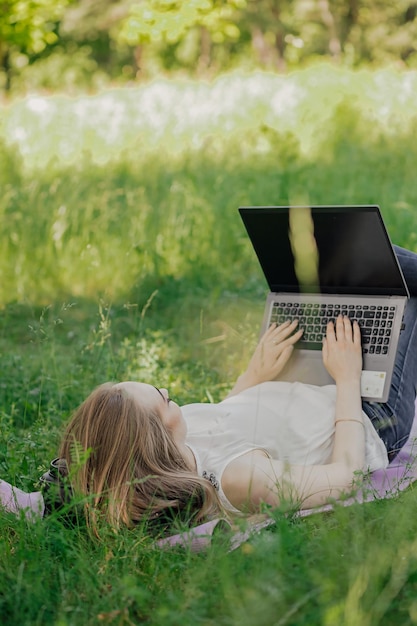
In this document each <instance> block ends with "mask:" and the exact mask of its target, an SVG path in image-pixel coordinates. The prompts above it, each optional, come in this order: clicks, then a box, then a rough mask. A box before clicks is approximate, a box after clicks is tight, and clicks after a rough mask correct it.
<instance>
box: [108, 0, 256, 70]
mask: <svg viewBox="0 0 417 626" xmlns="http://www.w3.org/2000/svg"><path fill="white" fill-rule="evenodd" d="M246 2H247V0H189V1H188V2H182V1H181V0H141V1H139V2H138V1H136V2H132V4H131V6H130V9H129V15H128V16H127V18H126V19H125V20H123V24H122V27H121V30H120V33H119V41H123V42H126V43H127V44H129V45H134V46H137V48H138V50H142V48H143V47H144V46H155V45H156V46H158V45H160V44H165V45H166V46H175V45H177V44H179V43H180V42H182V41H183V40H185V39H186V37H187V35H188V34H189V32H190V31H197V32H198V35H199V41H200V46H199V48H200V49H199V55H198V57H199V58H198V69H200V70H203V69H205V68H207V67H208V66H209V65H210V63H211V49H212V44H213V43H214V44H223V43H225V42H226V41H227V40H230V41H236V40H237V39H238V38H239V36H240V30H239V26H238V23H239V19H238V18H239V9H241V8H243V7H245V6H246Z"/></svg>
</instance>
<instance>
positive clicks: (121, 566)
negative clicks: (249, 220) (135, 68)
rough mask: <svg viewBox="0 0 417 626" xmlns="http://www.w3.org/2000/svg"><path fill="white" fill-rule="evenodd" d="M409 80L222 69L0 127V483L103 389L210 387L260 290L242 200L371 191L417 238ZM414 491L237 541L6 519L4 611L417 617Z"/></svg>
mask: <svg viewBox="0 0 417 626" xmlns="http://www.w3.org/2000/svg"><path fill="white" fill-rule="evenodd" d="M416 98H417V79H416V75H415V74H414V73H404V74H401V73H394V72H391V71H390V72H388V71H379V72H375V73H371V72H360V73H352V72H347V71H346V72H344V71H339V72H336V71H335V70H334V69H332V68H330V67H327V66H322V67H314V68H310V69H309V70H305V71H303V72H299V73H294V74H292V75H289V76H286V77H283V76H274V75H269V74H254V75H248V76H243V75H238V74H234V75H230V76H226V77H223V78H221V79H219V80H218V81H216V82H215V83H213V84H202V83H191V82H187V83H182V84H181V83H169V82H156V83H154V84H150V85H147V86H143V87H141V88H137V89H129V90H117V91H109V92H105V93H102V94H98V95H97V96H96V97H94V98H91V97H87V96H86V97H85V98H80V99H78V100H71V99H68V98H64V97H58V96H56V97H50V98H45V97H42V98H35V97H32V98H29V99H26V100H24V101H23V100H22V101H16V102H13V103H10V104H9V105H8V106H7V107H5V108H3V109H2V116H1V119H2V125H1V127H0V140H1V141H0V188H1V194H0V303H1V311H0V372H1V377H0V433H1V437H0V476H1V477H2V478H3V479H5V480H8V481H9V482H12V483H13V484H16V485H17V486H19V487H20V488H23V489H26V490H33V489H35V488H36V481H37V478H38V476H39V475H40V474H42V473H43V472H44V471H45V470H46V468H47V466H48V464H49V461H50V459H52V458H53V457H54V456H55V455H56V449H57V444H58V441H59V435H60V432H61V430H62V426H63V423H65V421H66V420H67V419H68V416H69V415H70V414H71V412H72V410H73V409H74V407H75V406H76V405H77V404H78V403H79V402H80V401H81V400H82V399H83V398H84V397H85V396H86V395H87V394H88V393H89V391H90V390H91V389H92V388H93V387H94V386H95V385H97V384H99V383H101V382H103V381H105V380H108V379H117V380H120V379H126V378H134V379H140V380H144V381H148V382H157V383H158V384H160V385H162V386H167V387H168V388H169V389H170V393H171V395H172V396H173V397H175V398H176V399H177V400H178V401H179V402H180V403H187V402H193V401H212V400H214V401H216V400H219V399H220V398H221V397H222V396H223V395H224V394H225V392H226V390H227V389H228V387H229V385H230V384H231V383H232V381H233V380H234V378H235V377H236V376H237V375H238V373H239V372H240V371H241V370H242V369H243V367H244V365H245V363H246V362H247V359H248V357H249V354H250V352H251V350H252V348H253V346H254V344H255V342H256V338H257V333H258V329H259V323H260V319H261V316H262V310H263V297H264V294H265V292H266V284H265V281H264V279H263V277H262V275H261V272H260V270H259V267H258V265H257V262H256V259H255V257H254V253H253V251H252V249H251V247H250V244H249V242H248V240H247V237H246V235H245V233H244V229H243V226H242V224H241V223H240V218H239V216H238V214H237V207H238V206H239V205H241V204H280V203H285V204H286V203H287V202H293V201H299V200H301V201H303V202H310V203H315V204H320V203H322V204H327V203H334V204H337V203H339V204H345V203H358V204H364V203H378V204H379V205H380V206H381V209H382V212H383V215H384V218H385V221H386V223H387V226H388V230H389V233H390V235H391V238H392V240H393V241H394V242H396V243H398V244H400V245H404V246H406V247H409V248H411V249H414V250H417V212H416V209H415V207H416V205H417V186H416V185H415V163H416V162H417V146H416V142H415V130H416V116H415V114H414V102H415V101H416ZM415 510H416V494H415V491H414V490H413V489H410V490H409V491H408V492H407V493H406V494H403V495H401V496H400V497H398V498H396V499H394V500H393V501H386V502H380V503H375V504H368V505H363V506H356V507H349V508H348V509H343V508H341V509H338V510H336V511H335V513H332V514H330V515H326V516H316V517H315V518H311V519H308V520H303V521H301V520H296V519H291V518H288V517H285V516H284V515H282V513H280V512H277V513H276V519H277V524H276V527H274V528H273V529H270V530H266V531H263V532H262V533H261V535H259V536H258V537H255V538H254V539H252V540H251V541H250V543H249V544H246V545H244V546H242V547H241V548H239V549H238V550H236V551H235V552H233V553H230V554H228V553H227V552H226V550H225V549H224V547H222V546H221V545H216V546H213V548H212V549H210V550H209V551H208V552H207V553H206V554H203V555H201V554H200V555H198V554H192V553H190V552H188V551H183V550H175V551H170V552H166V551H162V550H158V549H155V548H154V547H153V546H152V543H151V541H150V540H149V538H148V537H146V536H144V534H143V532H142V531H141V529H138V530H137V531H136V532H122V533H121V534H120V535H119V536H114V535H112V533H110V532H109V533H108V536H107V537H106V540H105V541H104V542H102V543H94V542H91V541H90V540H89V539H88V538H87V536H86V535H85V533H84V531H83V530H82V529H81V528H75V529H70V528H67V527H65V526H64V525H62V523H61V522H60V521H59V519H54V518H50V519H47V520H44V521H42V522H39V523H34V524H31V523H27V522H25V521H24V520H21V519H15V518H13V517H12V516H8V515H2V516H0V546H1V547H0V582H1V585H0V619H1V621H2V623H5V624H19V626H20V625H26V624H31V625H32V624H39V625H42V626H43V625H49V624H54V625H55V624H56V625H61V624H62V625H70V624H71V625H73V624H74V625H77V626H78V625H80V626H81V625H82V626H84V625H89V624H99V623H103V624H126V625H129V624H138V623H148V624H158V625H159V624H164V625H166V624H167V625H170V624H172V625H174V624H187V625H188V624H204V625H214V624H222V625H223V624H224V625H225V626H226V625H227V626H229V625H234V624H242V625H243V626H245V625H248V626H251V625H252V624H259V625H261V626H262V625H264V624H265V626H266V625H270V624H271V625H272V624H274V625H275V624H276V625H278V624H292V625H293V624H296V625H297V626H298V625H301V624H306V625H307V624H308V625H311V624H323V625H325V626H333V624H337V625H339V624H342V625H346V626H347V625H352V626H353V625H354V626H368V625H369V626H379V625H385V624H386V625H391V624H393V623H399V624H414V623H416V622H417V604H416V601H415V597H416V585H417V544H416V537H417V522H416V521H415V520H416V515H415Z"/></svg>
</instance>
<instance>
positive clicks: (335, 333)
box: [323, 315, 362, 383]
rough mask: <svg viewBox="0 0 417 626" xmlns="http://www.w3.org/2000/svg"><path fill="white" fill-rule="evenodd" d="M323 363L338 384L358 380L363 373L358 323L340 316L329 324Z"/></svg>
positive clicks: (324, 343)
mask: <svg viewBox="0 0 417 626" xmlns="http://www.w3.org/2000/svg"><path fill="white" fill-rule="evenodd" d="M323 363H324V366H325V368H326V370H327V371H328V372H329V374H330V376H331V377H332V378H333V379H334V380H335V382H336V383H338V382H344V381H352V380H358V379H359V378H360V376H361V371H362V349H361V333H360V329H359V324H358V322H356V321H354V322H353V324H352V323H351V321H350V319H349V318H348V317H343V316H342V315H339V317H338V318H337V320H336V323H335V324H334V323H333V322H329V323H328V325H327V332H326V337H325V338H324V340H323Z"/></svg>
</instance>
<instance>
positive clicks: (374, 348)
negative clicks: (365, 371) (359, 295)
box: [270, 300, 396, 355]
mask: <svg viewBox="0 0 417 626" xmlns="http://www.w3.org/2000/svg"><path fill="white" fill-rule="evenodd" d="M395 310H396V307H395V306H381V305H368V306H367V305H354V304H349V305H343V304H322V303H319V304H318V303H317V302H316V303H314V304H313V303H311V304H309V303H306V302H303V303H300V302H291V301H290V300H283V301H280V302H274V303H273V306H272V312H271V319H270V323H271V324H273V323H274V322H276V323H277V324H282V323H283V322H285V321H286V320H288V319H290V320H293V319H298V328H303V329H304V333H303V336H302V337H301V339H300V341H299V342H298V343H297V346H298V347H299V348H303V349H309V350H321V349H322V346H323V337H324V336H325V334H326V327H327V323H328V322H329V321H335V319H336V318H337V316H338V315H340V314H342V315H346V316H347V317H349V318H350V319H351V320H357V322H358V324H359V327H360V330H361V339H362V351H363V352H364V353H365V354H384V355H385V354H388V351H389V348H390V342H391V333H392V327H393V323H394V317H395ZM297 346H296V347H297Z"/></svg>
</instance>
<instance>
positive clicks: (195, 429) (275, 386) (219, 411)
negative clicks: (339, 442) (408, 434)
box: [181, 382, 388, 512]
mask: <svg viewBox="0 0 417 626" xmlns="http://www.w3.org/2000/svg"><path fill="white" fill-rule="evenodd" d="M335 402H336V386H335V385H327V386H324V387H316V386H314V385H306V384H303V383H297V382H296V383H287V382H266V383H262V384H260V385H256V386H255V387H250V388H249V389H246V390H245V391H242V392H241V393H239V394H237V395H235V396H232V397H230V398H227V399H226V400H223V401H222V402H220V403H218V404H188V405H186V406H183V407H181V410H182V413H183V415H184V418H185V421H186V424H187V429H188V432H187V438H186V444H187V445H188V446H189V447H190V448H191V450H192V452H193V453H194V456H195V458H196V463H197V472H198V474H199V475H201V476H202V475H203V474H204V476H206V477H210V476H211V480H212V482H215V483H216V484H217V486H218V489H219V496H220V500H221V501H222V504H223V506H224V507H225V509H226V510H229V511H232V512H238V511H237V509H236V508H235V507H233V505H232V504H231V503H230V502H229V501H228V499H227V498H226V496H225V494H224V492H223V490H222V488H221V479H222V475H223V472H224V470H225V468H226V466H227V465H228V464H229V463H230V462H231V461H233V459H235V458H236V457H238V456H240V455H242V454H245V453H246V452H249V451H251V450H255V449H262V450H264V451H265V452H267V454H268V455H269V456H270V457H271V458H272V459H276V460H279V461H286V462H288V463H290V464H296V465H322V464H326V463H328V462H329V461H330V458H331V454H332V450H333V440H334V431H335V426H334V419H335V418H334V415H335ZM363 421H364V425H365V442H366V458H365V467H364V468H363V469H364V470H365V471H374V470H376V469H381V468H384V467H386V466H387V465H388V456H387V451H386V448H385V446H384V443H383V442H382V440H381V439H380V438H379V436H378V434H377V432H376V430H375V428H374V427H373V425H372V423H371V421H370V420H369V418H368V417H367V416H366V415H365V413H363Z"/></svg>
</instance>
